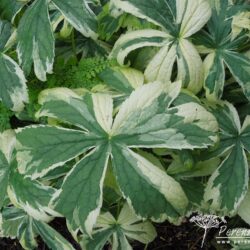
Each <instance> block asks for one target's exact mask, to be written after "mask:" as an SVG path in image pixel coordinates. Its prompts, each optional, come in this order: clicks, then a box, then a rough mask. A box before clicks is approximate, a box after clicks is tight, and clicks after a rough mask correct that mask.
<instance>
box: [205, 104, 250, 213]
mask: <svg viewBox="0 0 250 250" xmlns="http://www.w3.org/2000/svg"><path fill="white" fill-rule="evenodd" d="M211 110H212V111H213V113H214V115H215V116H216V118H217V120H218V123H219V126H220V130H221V141H220V144H219V145H218V146H217V148H215V149H214V150H213V151H212V152H211V153H208V154H207V156H206V157H208V158H212V157H215V156H220V155H226V157H225V159H224V160H223V161H222V163H221V164H220V166H219V167H218V169H216V170H215V171H214V173H213V174H212V176H211V177H210V179H209V181H208V184H207V187H206V190H205V195H204V198H205V201H206V202H207V204H208V206H209V209H210V210H211V211H217V212H219V213H222V214H230V215H233V214H235V213H236V210H237V209H238V207H239V205H240V203H241V202H242V200H243V199H244V196H245V195H246V192H247V189H248V181H249V180H248V178H249V177H248V176H249V174H248V172H249V166H248V162H247V158H246V153H245V151H244V148H245V147H246V149H247V147H248V138H247V137H248V135H247V132H246V133H244V132H243V131H247V128H248V123H249V118H247V119H246V121H245V123H244V125H243V127H242V128H241V125H240V120H239V116H238V114H237V111H236V109H235V108H234V107H233V106H232V105H231V104H229V103H226V102H224V103H222V102H221V103H220V104H217V105H214V106H213V105H212V106H211ZM246 138H247V139H246ZM245 142H247V143H245Z"/></svg>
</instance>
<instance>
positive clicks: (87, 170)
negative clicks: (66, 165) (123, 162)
mask: <svg viewBox="0 0 250 250" xmlns="http://www.w3.org/2000/svg"><path fill="white" fill-rule="evenodd" d="M108 157H109V152H108V146H106V145H101V146H99V147H97V148H96V149H95V150H93V151H92V152H91V153H89V154H88V155H86V156H85V157H84V158H83V159H82V160H80V161H79V162H78V163H77V164H76V165H75V166H74V167H73V168H72V170H71V171H70V172H69V173H68V175H67V176H66V178H65V180H64V182H63V185H62V187H61V189H60V190H59V191H58V194H57V195H56V201H54V202H53V203H55V210H56V211H58V212H60V213H61V214H63V215H64V216H65V217H66V218H67V219H68V220H69V222H70V224H71V225H72V227H73V228H74V229H77V228H78V227H79V226H81V228H82V230H83V231H84V232H86V233H88V234H91V231H92V228H93V225H94V223H95V221H96V219H97V216H98V214H99V212H100V209H101V206H102V193H103V192H102V189H103V182H104V177H105V173H106V170H107V166H108Z"/></svg>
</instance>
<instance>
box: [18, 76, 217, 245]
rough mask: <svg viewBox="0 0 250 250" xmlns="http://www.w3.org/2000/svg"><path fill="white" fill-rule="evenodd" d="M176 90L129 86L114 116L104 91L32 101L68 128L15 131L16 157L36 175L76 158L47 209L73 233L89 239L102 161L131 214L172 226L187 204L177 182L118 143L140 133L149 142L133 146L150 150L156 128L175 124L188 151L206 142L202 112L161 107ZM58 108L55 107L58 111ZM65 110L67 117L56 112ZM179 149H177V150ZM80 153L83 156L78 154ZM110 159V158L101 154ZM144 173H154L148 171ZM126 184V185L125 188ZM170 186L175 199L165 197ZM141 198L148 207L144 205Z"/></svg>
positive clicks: (208, 132) (210, 126) (212, 126)
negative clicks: (112, 172) (61, 217)
mask: <svg viewBox="0 0 250 250" xmlns="http://www.w3.org/2000/svg"><path fill="white" fill-rule="evenodd" d="M129 72H130V71H129ZM129 72H125V73H124V71H123V73H124V74H125V75H126V77H128V79H130V80H129V81H131V79H134V78H133V77H132V78H131V75H129ZM136 75H137V74H136ZM135 79H137V77H135ZM138 79H141V77H139V78H138ZM138 79H137V80H136V81H138ZM140 81H141V80H139V81H138V82H140ZM180 88H181V84H180V83H174V84H162V83H159V82H155V83H150V84H146V85H142V86H141V87H137V88H136V89H135V90H134V92H133V93H132V94H131V95H130V97H129V98H128V99H127V100H126V101H125V102H124V103H123V104H122V105H121V107H120V109H119V111H118V113H117V114H116V112H114V108H113V102H112V98H111V96H109V95H107V94H86V95H84V96H83V97H80V96H76V94H75V93H74V92H72V91H70V90H67V89H65V88H63V89H56V90H51V91H47V92H43V94H42V95H41V96H40V103H41V104H42V106H43V107H42V109H41V110H40V112H39V116H48V117H52V118H56V119H58V120H59V121H60V120H62V121H64V122H66V123H68V124H70V125H72V126H73V127H72V128H71V129H63V128H59V127H50V126H29V127H26V128H24V129H22V130H18V131H17V141H18V144H17V151H18V152H17V159H18V161H19V169H20V171H21V172H22V173H25V174H28V175H31V176H32V178H37V177H41V176H44V175H45V174H46V173H48V172H49V171H50V170H52V169H53V168H55V167H58V166H60V165H63V164H64V163H66V162H67V161H70V160H72V159H73V158H74V157H78V159H79V161H78V163H77V164H76V165H75V166H74V167H73V168H72V170H71V171H70V172H69V173H68V174H67V176H66V177H65V179H64V182H63V184H62V187H61V189H59V191H58V192H57V193H56V194H55V195H54V197H53V200H54V202H53V204H54V206H55V210H56V211H58V212H60V213H61V214H63V215H64V216H66V218H67V220H68V222H69V225H70V227H71V228H72V229H73V230H74V232H75V230H76V231H77V230H78V229H81V231H83V232H85V233H87V234H89V235H90V234H91V231H92V228H93V225H94V223H95V221H96V218H97V216H98V214H99V212H100V208H101V204H102V199H103V198H102V192H103V191H102V187H103V181H104V177H105V173H106V168H107V161H108V159H109V158H110V160H111V163H112V166H113V168H114V170H115V175H116V177H117V180H118V185H119V186H120V188H121V192H122V193H123V196H124V198H126V199H128V201H129V203H130V204H131V205H132V206H133V207H134V208H135V211H136V213H137V214H139V215H141V216H142V217H145V218H149V217H153V218H154V219H155V220H164V219H166V218H168V219H169V220H170V221H174V222H178V221H179V220H180V218H179V217H180V216H181V215H183V214H184V213H185V209H186V206H187V203H188V202H187V199H186V197H185V194H184V192H183V191H182V189H181V187H180V185H179V184H178V182H176V181H175V180H174V179H173V178H172V177H169V176H168V175H167V174H166V173H165V172H164V171H163V170H160V169H159V168H158V167H156V166H154V165H153V164H152V163H150V162H148V161H147V160H145V159H144V158H143V157H142V156H139V155H137V154H135V153H133V151H131V149H129V147H133V146H131V144H130V143H129V140H127V139H126V138H129V139H130V140H132V141H133V139H134V138H135V141H137V136H140V133H142V132H143V134H142V135H143V136H144V137H146V138H150V141H149V143H148V144H147V143H145V141H143V142H142V140H141V141H140V142H139V143H140V144H139V145H138V148H144V147H145V146H146V147H149V148H154V147H158V146H159V140H160V139H159V137H157V136H156V135H157V133H158V134H160V135H161V136H162V135H163V133H162V132H161V130H162V126H166V125H170V126H174V125H175V126H177V127H178V126H179V127H182V125H183V124H186V127H185V129H186V130H187V131H188V130H189V131H188V132H187V138H189V139H190V140H191V141H192V148H193V147H204V146H208V145H211V144H213V143H214V140H215V139H216V136H215V132H216V131H217V123H216V121H215V119H214V117H213V116H212V115H211V114H210V113H208V112H207V111H206V110H205V109H204V108H202V107H201V106H199V105H198V104H197V103H192V102H189V103H186V104H182V105H181V106H180V107H174V108H171V109H170V108H169V106H170V105H171V104H172V102H173V101H174V99H175V98H176V97H177V96H178V94H179V91H180ZM59 101H60V102H59ZM58 104H60V105H58ZM45 106H46V108H44V107H45ZM59 106H63V107H64V110H63V109H62V108H61V107H59ZM194 109H195V112H194ZM65 110H67V112H64V111H65ZM187 111H189V112H187ZM113 114H115V118H114V119H113ZM176 116H178V119H177V121H175V122H172V123H171V122H170V123H166V117H167V118H168V119H170V120H171V119H172V118H171V117H173V119H174V120H175V119H176ZM113 120H114V121H113ZM155 121H157V122H158V121H159V122H160V126H158V127H156V128H155V129H154V132H155V134H151V130H152V128H154V126H155ZM162 121H163V122H162ZM71 123H72V124H71ZM153 124H154V125H153ZM62 125H64V124H62ZM67 126H68V125H67ZM152 126H153V127H152ZM192 126H193V127H192ZM76 127H77V128H76ZM164 128H165V129H166V127H164ZM191 128H192V135H191ZM157 129H158V130H157ZM182 129H183V130H182V133H183V135H182V137H183V138H184V139H185V136H186V135H185V129H184V127H182ZM82 130H83V131H82ZM194 131H195V132H194ZM196 131H197V133H198V137H199V136H204V138H203V139H202V140H203V142H202V143H201V141H199V140H198V139H197V138H196V135H197V133H196ZM136 133H137V134H136ZM173 133H174V132H173ZM205 138H206V139H205ZM168 139H169V138H168V137H166V136H165V137H164V138H163V139H161V140H160V143H161V144H160V145H161V146H162V145H170V143H168ZM204 140H205V142H204ZM182 142H183V141H182ZM172 143H174V141H172ZM185 143H186V141H185ZM185 146H186V145H185V144H184V145H181V144H180V145H178V148H182V147H185ZM52 149H53V150H52ZM88 150H90V151H89V152H88V154H86V155H84V156H83V157H82V154H83V153H87V151H88ZM110 154H112V157H109V155H110ZM122 166H129V168H128V167H126V168H125V167H122ZM152 169H155V170H154V171H151V170H152ZM124 171H128V174H129V175H131V178H128V176H127V175H126V172H124ZM133 178H136V180H135V182H133V181H131V180H133ZM130 181H131V183H132V184H133V185H129V186H127V184H128V183H129V182H130ZM134 183H136V185H134ZM140 183H142V186H143V187H145V189H147V190H148V192H149V194H150V195H149V196H148V197H145V196H143V197H144V198H143V201H142V200H141V197H140V196H141V193H139V191H138V190H136V192H134V191H133V190H131V188H136V187H140V186H141V185H140ZM175 188H176V189H177V190H176V192H177V196H175V195H174V193H173V192H172V190H174V189H175ZM156 197H157V198H156ZM148 199H150V204H153V207H151V205H147V206H144V203H145V202H146V200H148ZM138 201H140V202H138ZM141 201H142V202H141ZM166 210H167V211H166ZM117 237H118V236H117ZM118 238H119V237H118ZM119 242H120V243H121V244H124V245H125V246H128V242H127V240H126V239H125V238H124V237H123V236H122V237H121V238H119Z"/></svg>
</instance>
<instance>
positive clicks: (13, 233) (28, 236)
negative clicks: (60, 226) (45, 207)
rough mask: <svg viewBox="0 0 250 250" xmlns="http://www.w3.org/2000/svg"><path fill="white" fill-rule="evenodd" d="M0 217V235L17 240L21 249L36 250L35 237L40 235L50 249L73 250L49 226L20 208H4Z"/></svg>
mask: <svg viewBox="0 0 250 250" xmlns="http://www.w3.org/2000/svg"><path fill="white" fill-rule="evenodd" d="M0 217H1V223H0V235H1V236H4V237H10V238H12V239H15V238H17V239H18V240H19V242H20V244H21V245H22V247H23V249H27V250H31V249H37V247H38V244H37V241H36V237H37V236H38V235H40V237H41V238H42V239H43V240H44V242H45V243H46V245H48V247H50V248H51V249H65V250H74V248H73V247H72V245H71V244H70V243H69V242H68V241H67V240H66V239H65V238H64V237H63V236H62V235H60V234H59V233H58V232H56V231H55V230H54V229H53V228H52V227H51V226H49V225H48V224H46V223H44V222H42V221H39V220H36V219H34V218H32V217H30V216H29V215H28V214H27V213H25V212H24V211H23V210H22V209H21V208H17V207H6V208H4V209H3V211H2V212H1V214H0Z"/></svg>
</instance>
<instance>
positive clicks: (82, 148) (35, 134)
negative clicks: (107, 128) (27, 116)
mask: <svg viewBox="0 0 250 250" xmlns="http://www.w3.org/2000/svg"><path fill="white" fill-rule="evenodd" d="M96 143H98V138H97V137H96V136H91V135H88V134H85V133H83V132H82V131H77V130H71V129H64V128H59V127H49V126H39V125H38V126H31V127H26V128H24V129H19V130H17V150H18V153H17V156H16V157H17V161H18V169H19V171H20V172H21V173H24V174H26V175H30V176H32V178H38V177H41V176H44V175H45V174H46V173H48V171H50V170H52V169H54V168H56V167H58V166H62V165H63V164H64V163H65V162H66V161H69V160H71V159H74V158H75V157H76V156H78V155H80V154H82V153H84V152H86V151H87V150H88V149H91V148H92V147H94V146H95V145H96Z"/></svg>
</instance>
